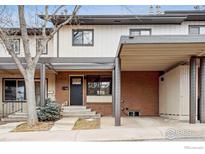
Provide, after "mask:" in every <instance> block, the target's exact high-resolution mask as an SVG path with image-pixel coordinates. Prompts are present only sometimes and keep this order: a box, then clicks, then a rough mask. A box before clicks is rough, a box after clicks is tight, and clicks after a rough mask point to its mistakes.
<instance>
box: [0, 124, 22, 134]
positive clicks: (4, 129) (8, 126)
mask: <svg viewBox="0 0 205 154" xmlns="http://www.w3.org/2000/svg"><path fill="white" fill-rule="evenodd" d="M22 123H23V122H12V123H7V124H4V125H0V135H1V134H2V133H8V132H10V131H12V130H13V129H14V128H16V126H18V125H20V124H22Z"/></svg>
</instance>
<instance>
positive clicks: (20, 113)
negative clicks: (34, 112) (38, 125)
mask: <svg viewBox="0 0 205 154" xmlns="http://www.w3.org/2000/svg"><path fill="white" fill-rule="evenodd" d="M14 115H22V116H28V113H26V112H16V113H14Z"/></svg>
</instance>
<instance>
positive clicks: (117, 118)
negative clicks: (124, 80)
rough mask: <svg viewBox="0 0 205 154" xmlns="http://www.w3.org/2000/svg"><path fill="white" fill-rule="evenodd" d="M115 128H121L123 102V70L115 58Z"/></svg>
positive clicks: (117, 58) (118, 60)
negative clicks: (121, 101) (121, 102)
mask: <svg viewBox="0 0 205 154" xmlns="http://www.w3.org/2000/svg"><path fill="white" fill-rule="evenodd" d="M114 96H115V126H120V124H121V118H120V116H121V115H120V112H121V107H120V100H121V69H120V59H119V57H116V58H115V94H114Z"/></svg>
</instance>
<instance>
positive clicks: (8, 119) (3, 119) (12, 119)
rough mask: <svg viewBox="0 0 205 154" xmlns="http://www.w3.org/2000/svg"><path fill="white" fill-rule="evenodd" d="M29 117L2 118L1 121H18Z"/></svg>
mask: <svg viewBox="0 0 205 154" xmlns="http://www.w3.org/2000/svg"><path fill="white" fill-rule="evenodd" d="M26 120H27V118H19V117H18V118H17V117H16V118H2V119H1V121H4V122H18V121H26Z"/></svg>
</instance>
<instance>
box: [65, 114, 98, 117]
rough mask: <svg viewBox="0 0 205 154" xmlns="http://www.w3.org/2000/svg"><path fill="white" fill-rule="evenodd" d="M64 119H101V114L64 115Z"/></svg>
mask: <svg viewBox="0 0 205 154" xmlns="http://www.w3.org/2000/svg"><path fill="white" fill-rule="evenodd" d="M63 117H78V118H100V117H101V115H100V114H94V115H64V116H63Z"/></svg>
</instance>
